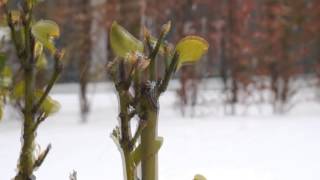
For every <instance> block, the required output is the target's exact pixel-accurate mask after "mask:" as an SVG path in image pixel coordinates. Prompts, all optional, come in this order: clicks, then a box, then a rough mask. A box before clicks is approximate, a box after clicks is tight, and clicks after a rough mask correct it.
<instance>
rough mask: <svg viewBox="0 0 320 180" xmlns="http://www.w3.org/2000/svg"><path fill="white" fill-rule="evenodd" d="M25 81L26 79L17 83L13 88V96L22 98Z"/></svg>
mask: <svg viewBox="0 0 320 180" xmlns="http://www.w3.org/2000/svg"><path fill="white" fill-rule="evenodd" d="M24 90H25V83H24V81H20V82H18V83H17V84H16V86H15V87H14V89H13V93H12V96H13V98H14V99H20V98H22V97H23V96H24Z"/></svg>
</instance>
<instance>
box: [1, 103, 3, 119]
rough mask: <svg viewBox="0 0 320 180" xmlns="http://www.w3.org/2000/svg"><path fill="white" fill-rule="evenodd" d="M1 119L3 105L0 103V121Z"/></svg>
mask: <svg viewBox="0 0 320 180" xmlns="http://www.w3.org/2000/svg"><path fill="white" fill-rule="evenodd" d="M2 118H3V105H2V103H0V121H1V120H2Z"/></svg>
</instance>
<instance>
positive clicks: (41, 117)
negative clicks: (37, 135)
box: [32, 113, 48, 132]
mask: <svg viewBox="0 0 320 180" xmlns="http://www.w3.org/2000/svg"><path fill="white" fill-rule="evenodd" d="M47 117H48V116H47V115H45V113H41V114H40V115H39V117H38V118H37V120H36V122H35V124H34V126H33V128H32V131H33V132H35V131H36V130H37V128H38V127H39V125H40V124H41V123H42V122H43V121H44V120H45V119H47Z"/></svg>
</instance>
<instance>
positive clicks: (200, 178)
mask: <svg viewBox="0 0 320 180" xmlns="http://www.w3.org/2000/svg"><path fill="white" fill-rule="evenodd" d="M193 180H207V178H205V177H204V176H202V175H201V174H196V175H195V176H194V178H193Z"/></svg>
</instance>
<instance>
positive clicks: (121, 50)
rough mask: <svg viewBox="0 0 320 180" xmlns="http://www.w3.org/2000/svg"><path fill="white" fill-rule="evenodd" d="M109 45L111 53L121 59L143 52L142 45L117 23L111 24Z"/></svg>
mask: <svg viewBox="0 0 320 180" xmlns="http://www.w3.org/2000/svg"><path fill="white" fill-rule="evenodd" d="M110 44H111V48H112V50H113V52H114V53H115V54H116V55H117V56H119V57H122V58H125V57H126V56H127V55H128V53H131V52H143V43H142V42H141V41H139V40H138V39H136V38H135V37H134V36H133V35H132V34H130V33H129V32H128V31H127V30H126V29H124V28H123V27H122V26H120V25H119V24H118V23H117V22H113V23H112V26H111V30H110Z"/></svg>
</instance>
